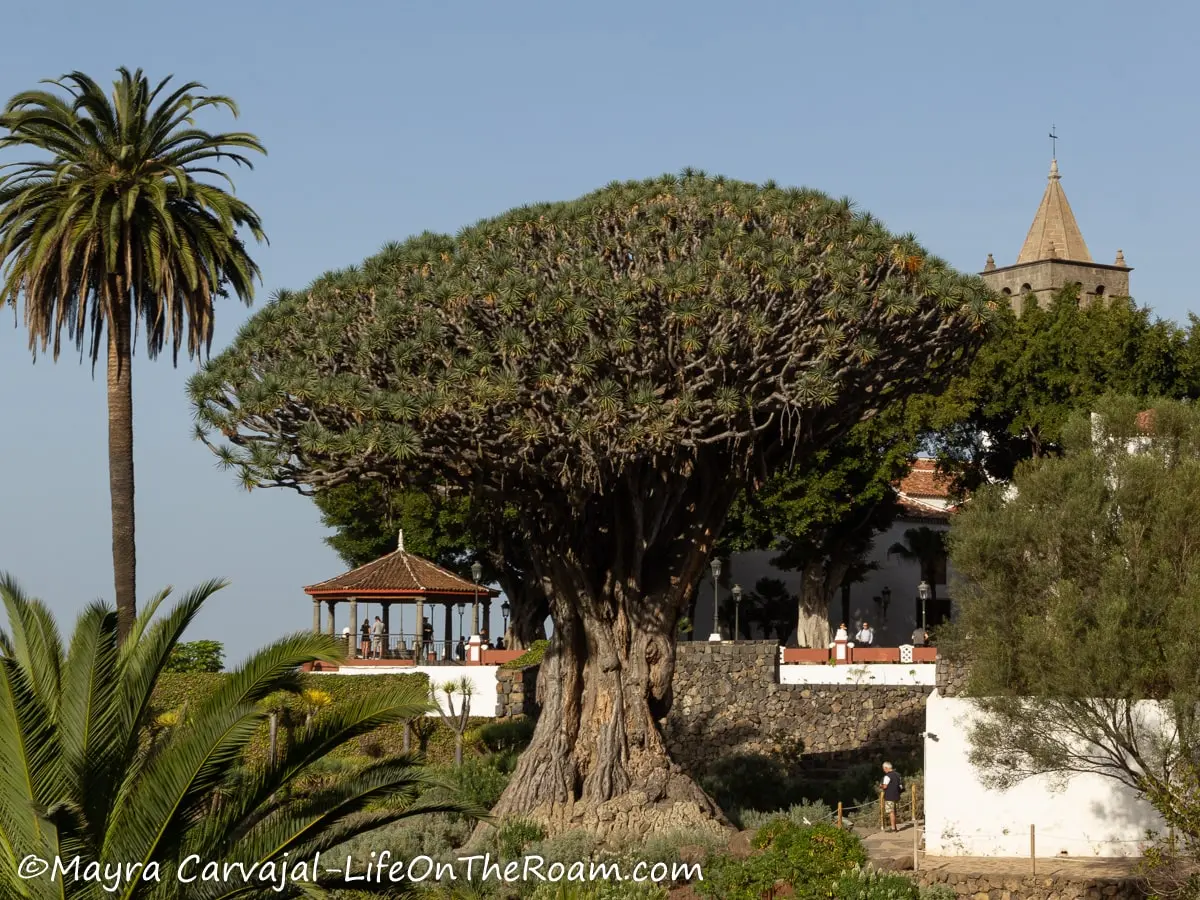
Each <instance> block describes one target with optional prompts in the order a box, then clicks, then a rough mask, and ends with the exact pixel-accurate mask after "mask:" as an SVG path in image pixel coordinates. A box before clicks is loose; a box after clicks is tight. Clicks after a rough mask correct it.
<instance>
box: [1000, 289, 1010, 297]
mask: <svg viewBox="0 0 1200 900" xmlns="http://www.w3.org/2000/svg"><path fill="white" fill-rule="evenodd" d="M1000 293H1002V294H1003V295H1004V296H1005V297H1011V296H1012V288H1005V289H1004V290H1002V291H1001V292H1000Z"/></svg>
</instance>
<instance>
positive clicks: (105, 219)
mask: <svg viewBox="0 0 1200 900" xmlns="http://www.w3.org/2000/svg"><path fill="white" fill-rule="evenodd" d="M118 74H119V78H118V79H117V81H116V82H115V83H114V85H113V91H112V97H111V98H109V97H108V96H106V95H105V93H104V89H103V88H101V87H100V85H99V84H98V83H96V82H95V81H93V80H92V79H91V78H90V77H88V76H87V75H85V74H83V73H82V72H72V73H71V74H70V75H65V76H63V78H61V79H60V80H57V81H51V82H49V83H50V84H53V85H54V86H56V87H58V88H61V89H62V90H64V91H65V92H66V93H67V96H66V97H63V96H60V95H59V94H55V93H52V92H50V91H44V90H36V91H25V92H22V93H20V94H17V95H16V96H14V97H13V98H12V99H11V100H9V101H8V105H7V106H6V107H5V109H4V113H3V114H2V115H0V129H2V130H3V131H4V132H7V133H6V134H2V135H0V150H9V149H13V150H21V151H35V152H36V151H40V152H43V153H45V154H47V155H48V157H49V158H45V159H39V160H33V161H27V162H16V163H8V164H6V165H5V166H3V167H2V168H0V171H4V172H5V174H3V175H0V260H2V261H3V262H4V265H5V269H4V280H3V286H2V287H0V300H3V301H5V302H8V303H13V304H16V303H17V302H18V301H19V300H20V299H21V298H22V297H23V298H24V300H25V323H26V325H27V326H28V328H29V341H30V347H31V349H34V350H35V352H36V350H37V348H38V347H39V346H40V348H41V349H42V350H43V351H45V350H46V348H47V346H48V345H49V344H51V343H52V344H53V353H54V357H55V358H57V357H58V353H59V349H60V342H61V338H62V332H63V329H64V328H65V329H66V332H67V337H68V339H70V340H72V341H74V342H75V343H76V344H78V345H79V347H80V349H81V350H86V352H87V353H88V355H89V356H90V357H91V359H92V361H93V362H95V361H96V360H97V359H99V358H100V356H101V355H102V351H101V348H102V344H103V337H104V334H105V329H106V328H111V327H112V325H113V323H112V321H111V320H112V317H113V316H115V315H117V314H118V313H119V312H120V311H121V310H131V311H132V314H133V318H134V320H135V321H138V322H140V323H141V325H142V327H144V328H145V331H146V349H147V351H148V352H149V354H150V356H151V358H153V357H155V356H157V355H158V353H159V351H160V350H161V349H162V348H163V346H164V345H165V344H167V343H168V341H169V343H170V346H171V350H172V353H173V354H174V355H175V357H176V358H177V357H178V354H179V350H180V347H181V345H182V343H183V340H184V337H185V336H186V338H187V349H188V352H189V354H191V353H198V352H200V351H201V350H203V349H205V348H207V347H208V346H209V343H210V342H211V340H212V328H213V316H212V312H213V299H214V297H216V296H218V295H219V294H222V293H223V292H224V291H225V290H226V289H232V290H233V291H234V293H236V294H237V295H238V297H240V298H242V299H243V300H245V301H247V302H249V300H250V298H251V297H252V296H253V294H254V280H255V278H257V277H258V267H257V266H256V265H255V263H254V262H253V260H251V259H250V257H249V256H248V255H247V253H246V250H245V248H244V246H243V245H242V242H241V240H239V239H238V236H237V229H238V228H246V229H248V230H249V232H250V233H251V234H252V235H253V236H254V237H255V238H256V239H259V240H262V239H263V238H264V234H263V230H262V226H261V224H260V222H259V219H258V216H257V215H256V214H255V212H254V210H253V209H251V208H250V207H249V206H248V205H247V204H246V203H244V202H243V201H241V200H239V199H237V198H236V197H235V196H233V194H232V193H230V192H229V191H226V190H225V189H224V188H222V187H220V186H219V185H213V184H209V183H207V182H205V181H204V180H202V177H203V176H208V175H215V176H218V177H220V178H223V179H225V180H226V181H229V178H228V176H227V175H226V174H225V173H224V172H222V171H221V170H220V169H218V168H216V166H217V165H219V164H220V163H222V162H233V163H235V164H238V165H244V166H247V167H251V163H250V160H249V158H248V157H247V156H246V155H245V153H244V152H243V151H255V152H259V153H265V152H266V151H265V150H264V149H263V147H262V145H261V144H260V143H259V142H258V139H257V138H255V137H254V135H251V134H247V133H245V132H231V133H227V134H210V133H208V132H206V131H203V130H201V129H199V128H197V127H196V126H195V118H194V117H195V115H196V113H197V112H199V111H201V110H203V109H205V108H209V107H212V108H218V109H222V108H223V109H226V110H228V111H230V112H232V113H233V114H234V115H235V116H236V115H237V106H236V105H235V104H234V102H233V100H231V99H230V98H228V97H221V96H208V95H202V94H198V93H196V92H197V91H198V90H203V87H204V86H203V85H201V84H198V83H196V82H188V83H186V84H182V85H179V86H178V87H176V88H174V89H173V90H170V91H168V90H167V85H168V84H169V82H170V80H171V79H170V78H169V77H168V78H165V79H163V80H162V81H160V82H159V83H158V84H157V85H155V86H153V87H152V86H151V84H150V81H149V80H148V79H147V78H146V76H145V75H143V74H142V72H141V70H140V69H139V70H138V71H136V72H132V73H131V72H130V71H129V70H128V69H125V68H121V69H119V70H118ZM229 183H230V186H231V187H232V182H231V181H230V182H229Z"/></svg>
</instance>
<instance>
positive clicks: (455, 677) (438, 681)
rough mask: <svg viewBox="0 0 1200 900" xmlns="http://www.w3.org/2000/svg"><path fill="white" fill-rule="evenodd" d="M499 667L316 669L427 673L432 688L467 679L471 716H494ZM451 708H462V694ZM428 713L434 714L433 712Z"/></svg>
mask: <svg viewBox="0 0 1200 900" xmlns="http://www.w3.org/2000/svg"><path fill="white" fill-rule="evenodd" d="M499 671H500V667H499V666H342V667H341V668H340V669H338V670H337V671H336V672H319V673H317V674H319V675H331V676H336V675H412V674H414V673H424V674H425V675H427V676H429V683H430V684H431V685H433V686H434V687H438V686H440V685H443V684H445V683H446V682H448V681H461V680H462V679H463V678H469V679H470V680H471V684H472V685H473V686H474V689H475V690H474V693H473V694H472V695H471V715H472V716H479V717H482V718H489V717H492V716H495V715H496V714H497V712H498V711H499V701H500V691H499V681H498V679H497V674H498V673H499ZM437 699H438V705H440V706H441V707H442V709H443V710H446V711H447V712H448V711H449V710H447V708H446V695H445V693H443V692H441V691H438V698H437ZM454 709H455V711H456V712H457V711H458V710H460V709H462V697H460V696H459V695H457V694H455V696H454ZM428 715H431V716H436V715H437V713H436V712H432V711H431V712H429V713H428Z"/></svg>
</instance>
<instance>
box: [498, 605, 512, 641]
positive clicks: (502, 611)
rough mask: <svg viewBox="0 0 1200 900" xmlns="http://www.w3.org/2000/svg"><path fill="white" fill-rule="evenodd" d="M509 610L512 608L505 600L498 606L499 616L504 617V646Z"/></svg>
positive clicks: (506, 639)
mask: <svg viewBox="0 0 1200 900" xmlns="http://www.w3.org/2000/svg"><path fill="white" fill-rule="evenodd" d="M510 609H512V607H511V606H509V605H508V601H507V600H505V601H504V602H503V603H501V604H500V614H501V615H502V616H504V640H505V642H506V645H507V641H508V611H509V610H510Z"/></svg>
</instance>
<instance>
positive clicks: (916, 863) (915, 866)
mask: <svg viewBox="0 0 1200 900" xmlns="http://www.w3.org/2000/svg"><path fill="white" fill-rule="evenodd" d="M920 850H921V847H920V841H919V839H918V838H917V820H916V819H915V818H914V819H913V871H914V872H919V871H920V870H921V864H920V860H919V859H918V858H917V856H918V853H919V852H920Z"/></svg>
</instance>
